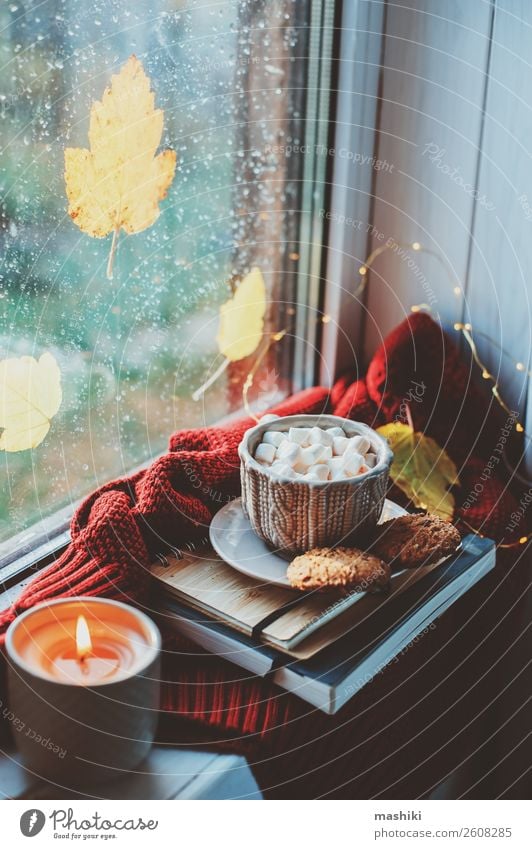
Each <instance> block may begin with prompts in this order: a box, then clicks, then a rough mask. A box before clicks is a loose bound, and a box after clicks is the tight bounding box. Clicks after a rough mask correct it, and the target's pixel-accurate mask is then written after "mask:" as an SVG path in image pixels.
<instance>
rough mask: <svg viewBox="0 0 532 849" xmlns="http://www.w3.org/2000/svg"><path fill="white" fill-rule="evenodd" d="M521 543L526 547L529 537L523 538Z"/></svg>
mask: <svg viewBox="0 0 532 849" xmlns="http://www.w3.org/2000/svg"><path fill="white" fill-rule="evenodd" d="M519 542H520V543H521V545H525V544H526V543H527V542H528V537H521V538H520V540H519Z"/></svg>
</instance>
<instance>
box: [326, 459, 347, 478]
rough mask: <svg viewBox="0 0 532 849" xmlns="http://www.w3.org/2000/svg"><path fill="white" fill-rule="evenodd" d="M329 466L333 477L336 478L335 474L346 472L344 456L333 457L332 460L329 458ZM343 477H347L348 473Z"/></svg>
mask: <svg viewBox="0 0 532 849" xmlns="http://www.w3.org/2000/svg"><path fill="white" fill-rule="evenodd" d="M327 468H328V469H329V472H330V474H331V479H332V480H334V475H338V474H340V473H343V472H344V459H343V457H332V458H331V459H330V460H327ZM342 477H346V475H345V474H343V475H342Z"/></svg>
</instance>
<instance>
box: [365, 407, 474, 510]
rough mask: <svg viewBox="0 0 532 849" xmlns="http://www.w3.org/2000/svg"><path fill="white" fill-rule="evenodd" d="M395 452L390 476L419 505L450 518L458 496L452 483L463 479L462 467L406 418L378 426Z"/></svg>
mask: <svg viewBox="0 0 532 849" xmlns="http://www.w3.org/2000/svg"><path fill="white" fill-rule="evenodd" d="M377 431H378V432H379V433H380V434H381V436H384V437H385V438H386V439H387V440H388V442H389V443H390V447H391V449H392V451H393V452H394V458H393V463H392V467H391V469H390V477H391V479H392V481H393V482H394V484H395V485H396V486H398V487H399V489H401V490H402V491H403V492H404V493H405V495H406V496H407V497H408V498H409V499H410V500H411V501H412V503H413V504H415V506H416V507H420V508H422V509H426V510H429V511H430V512H431V513H436V514H437V515H438V516H440V517H441V518H442V519H447V520H448V521H450V520H451V519H452V517H453V513H454V496H453V494H452V492H450V491H449V487H450V486H454V485H456V484H458V483H459V481H458V471H457V469H456V466H455V464H454V463H453V461H452V460H451V458H450V457H449V455H448V454H447V453H446V452H445V451H444V450H443V448H441V447H440V446H439V445H438V443H437V442H436V441H435V440H434V439H432V438H431V437H430V436H425V434H423V433H414V431H413V430H412V428H411V427H410V426H409V425H407V424H403V423H402V422H392V423H391V424H386V425H383V426H382V427H379V428H377Z"/></svg>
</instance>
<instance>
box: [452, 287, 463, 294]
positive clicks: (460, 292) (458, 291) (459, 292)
mask: <svg viewBox="0 0 532 849" xmlns="http://www.w3.org/2000/svg"><path fill="white" fill-rule="evenodd" d="M453 291H454V294H455V295H461V294H462V290H461V289H460V286H455V287H454V290H453Z"/></svg>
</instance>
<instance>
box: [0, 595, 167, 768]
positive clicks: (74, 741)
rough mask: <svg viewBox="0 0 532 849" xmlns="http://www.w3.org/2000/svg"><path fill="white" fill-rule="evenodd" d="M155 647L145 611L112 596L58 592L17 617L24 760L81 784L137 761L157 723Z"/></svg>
mask: <svg viewBox="0 0 532 849" xmlns="http://www.w3.org/2000/svg"><path fill="white" fill-rule="evenodd" d="M160 648H161V637H160V634H159V631H158V629H157V627H156V625H155V624H154V623H153V622H152V620H151V619H149V618H148V617H147V616H146V615H145V614H144V613H141V612H140V611H138V610H135V609H134V608H133V607H130V606H129V605H127V604H123V603H121V602H116V601H111V600H109V599H100V598H88V597H82V598H67V599H58V600H56V601H52V602H48V603H46V604H42V605H38V606H36V607H34V608H32V609H31V610H28V611H26V613H23V614H22V615H21V616H19V617H18V618H17V619H16V620H15V622H13V623H12V624H11V625H10V627H9V629H8V631H7V634H6V651H7V655H8V662H9V691H10V708H11V711H12V712H13V714H14V715H16V717H17V729H18V730H19V734H17V735H15V739H16V742H17V745H18V748H19V749H20V751H21V752H22V754H23V756H24V759H25V762H26V764H27V765H28V766H30V767H31V768H32V769H33V770H34V771H35V772H36V774H38V775H42V776H43V777H48V778H53V779H54V780H56V779H61V780H67V781H69V782H76V783H77V782H81V784H83V782H85V781H88V780H99V779H100V778H102V777H105V778H107V777H110V776H113V775H116V774H117V771H120V770H127V769H132V768H133V767H134V766H135V765H136V764H137V763H139V762H140V760H142V758H143V757H145V756H146V754H147V752H148V751H149V748H150V746H151V743H152V741H153V737H154V734H155V728H156V725H157V718H158V708H159V686H160V685H159V663H160ZM59 750H60V751H61V752H64V753H65V755H64V757H62V758H59V757H58V756H57V754H54V753H56V752H57V751H59Z"/></svg>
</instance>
